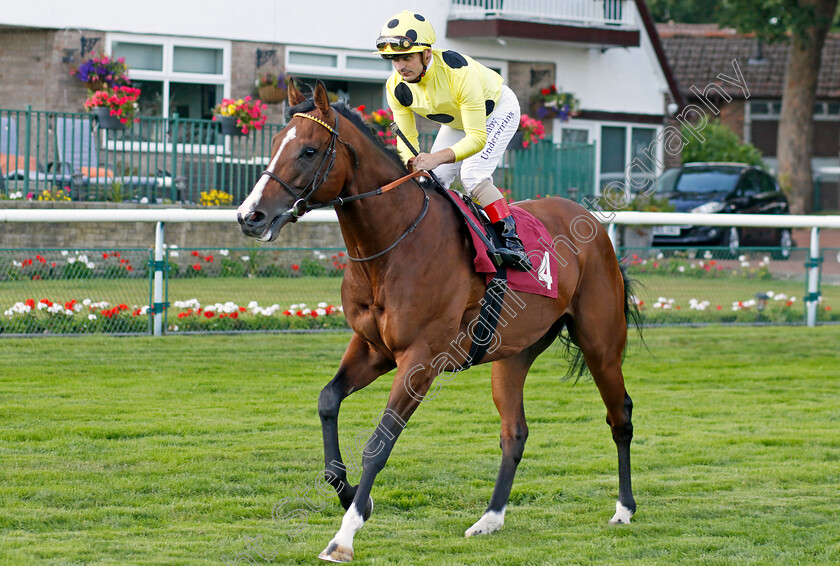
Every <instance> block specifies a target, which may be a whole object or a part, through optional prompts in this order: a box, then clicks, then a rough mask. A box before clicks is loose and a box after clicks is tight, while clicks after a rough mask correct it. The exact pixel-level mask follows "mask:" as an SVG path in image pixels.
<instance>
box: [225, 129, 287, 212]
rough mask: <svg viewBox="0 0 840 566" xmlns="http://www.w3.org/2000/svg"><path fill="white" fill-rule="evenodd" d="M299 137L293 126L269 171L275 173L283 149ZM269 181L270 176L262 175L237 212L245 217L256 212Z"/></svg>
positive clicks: (270, 164)
mask: <svg viewBox="0 0 840 566" xmlns="http://www.w3.org/2000/svg"><path fill="white" fill-rule="evenodd" d="M296 137H297V126H292V128H291V129H290V130H289V131H288V132H286V137H284V138H283V141H282V142H281V143H280V147H279V148H278V149H277V153H275V154H274V158H273V159H272V160H271V163H269V164H268V170H269V171H272V172H274V168H275V167H276V166H277V161H278V160H279V159H280V155H281V154H282V153H283V149H284V148H285V147H286V144H287V143H289V142H290V141H292V140H293V139H295V138H296ZM268 181H269V177H268V175H262V176H261V177H260V178H259V179H258V180H257V184H256V185H254V188H253V189H252V190H251V194H250V195H248V198H246V199H245V200H244V201H243V202H242V204H240V205H239V210H237V212H238V213H239V214H240V215H242V216H245V215H246V214H248V213H249V212H251V211H252V210H254V209H255V208H256V207H257V206H259V204H260V199H262V194H263V191H264V190H265V186H266V184H267V183H268Z"/></svg>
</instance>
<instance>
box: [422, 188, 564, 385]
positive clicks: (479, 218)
mask: <svg viewBox="0 0 840 566" xmlns="http://www.w3.org/2000/svg"><path fill="white" fill-rule="evenodd" d="M437 188H438V190H440V191H441V192H443V193H444V195H445V196H446V197H447V198H448V200H449V201H450V202H451V203H452V204H453V205H454V206H455V208H456V210H457V211H458V212H459V213H460V215H461V216H462V217H463V218H464V221H465V222H466V224H467V230H468V232H469V233H470V236H471V239H472V243H473V248H474V250H475V257H474V260H473V261H474V265H475V269H476V272H477V273H483V274H484V275H485V278H486V283H487V290H486V291H485V294H484V300H483V301H482V302H481V311H480V313H479V316H478V320H477V322H476V324H471V325H470V328H471V329H472V330H473V332H472V335H471V336H470V338H471V339H472V345H471V346H470V351H469V354H468V356H467V359H466V361H465V362H464V364H463V365H462V366H461V367H460V368H459V369H458V371H461V370H464V369H467V368H469V367H471V366H472V365H474V364H475V363H476V362H478V361H480V360H481V358H483V357H484V356H485V354H487V351H488V349H489V346H490V344H491V343H492V341H493V340H492V338H493V334H494V333H495V331H496V326H497V324H498V322H499V317H500V315H501V310H502V304H503V302H504V298H505V294H506V292H507V290H508V288H510V289H513V290H516V291H521V292H525V293H534V294H538V295H544V296H547V297H551V298H554V299H556V298H557V285H556V284H555V281H557V276H558V269H559V264H558V261H557V259H556V257H555V254H552V253H548V251H547V250H545V249H544V248H545V246H547V245H551V237H550V235H549V233H548V230H546V228H545V226H543V224H542V223H541V222H540V221H539V220H537V218H536V217H534V216H533V215H532V214H530V213H528V212H526V211H525V210H523V209H522V208H520V207H518V206H511V207H510V210H511V213H512V214H513V215H514V218H515V220H516V225H517V227H518V232H519V236H520V238H521V239H522V242H523V244H524V245H525V250H526V252H527V253H528V256H529V258H531V260H532V261H531V263H532V264H533V265H534V268H533V269H532V270H531V271H528V272H522V271H516V270H511V271H508V269H507V267H505V266H504V265H502V262H501V258H500V257H499V256H498V254H497V253H496V249H498V248H500V247H503V246H504V243H503V242H502V240H501V238H500V237H499V236H498V234H497V233H496V231H495V230H494V229H493V227H492V225H491V223H490V219H489V218H488V217H487V214H486V213H485V212H484V211H483V210H481V209H480V208H479V207H478V206H477V205H476V204H475V203H474V202H473V201H472V199H471V198H469V197H468V196H466V195H462V194H461V193H458V192H455V191H451V190H449V189H441V188H440V187H437ZM535 259H536V260H539V261H534V260H535Z"/></svg>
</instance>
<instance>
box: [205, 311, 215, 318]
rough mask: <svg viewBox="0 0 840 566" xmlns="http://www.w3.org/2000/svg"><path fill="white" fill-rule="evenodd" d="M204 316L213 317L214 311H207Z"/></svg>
mask: <svg viewBox="0 0 840 566" xmlns="http://www.w3.org/2000/svg"><path fill="white" fill-rule="evenodd" d="M204 316H206V317H207V318H213V311H205V313H204Z"/></svg>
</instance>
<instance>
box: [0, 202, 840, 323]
mask: <svg viewBox="0 0 840 566" xmlns="http://www.w3.org/2000/svg"><path fill="white" fill-rule="evenodd" d="M597 218H598V220H599V221H601V222H602V223H603V224H606V225H607V226H608V234H609V236H610V239H611V240H612V242H613V245H614V247H616V249H618V245H617V230H616V226H618V225H649V226H685V225H692V226H726V227H731V226H737V227H753V228H791V229H793V228H806V229H810V230H811V243H810V254H809V259H808V261H807V262H806V267H807V269H808V274H807V281H808V294H807V296H806V297H805V304H806V320H807V324H808V326H815V325H816V320H817V306H818V301H819V296H820V294H819V275H820V262H821V255H820V246H819V231H820V229H840V216H796V215H766V214H692V213H679V212H630V211H617V212H603V213H598V215H597ZM301 221H302V222H337V221H338V220H337V218H336V215H335V212H334V211H331V210H316V211H312V212H310V213H308V214H306V215H305V216H304V217H302V218H301ZM0 222H26V223H39V222H60V223H63V222H149V223H152V224H154V225H155V246H154V265H153V270H154V284H153V287H154V288H153V303H154V304H153V305H152V309H153V312H154V335H155V336H160V335H161V334H162V332H163V311H164V308H165V304H164V302H163V292H164V277H163V275H164V269H165V262H164V245H163V244H164V226H165V224H166V223H167V222H171V223H175V222H220V223H233V222H236V211H235V210H232V209H225V210H188V209H180V208H170V209H138V210H113V209H102V210H96V209H91V210H56V209H45V210H32V209H27V210H8V209H6V210H0Z"/></svg>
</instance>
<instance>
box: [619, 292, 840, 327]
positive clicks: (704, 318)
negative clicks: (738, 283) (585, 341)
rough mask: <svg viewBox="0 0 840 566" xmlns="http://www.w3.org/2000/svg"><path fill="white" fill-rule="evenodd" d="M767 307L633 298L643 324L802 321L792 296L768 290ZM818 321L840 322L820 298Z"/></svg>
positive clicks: (748, 303) (799, 305) (751, 303)
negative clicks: (649, 300)
mask: <svg viewBox="0 0 840 566" xmlns="http://www.w3.org/2000/svg"><path fill="white" fill-rule="evenodd" d="M764 295H765V297H766V298H767V302H766V304H765V305H764V306H763V307H762V308H761V310H759V306H760V305H759V303H758V301H757V300H756V299H754V298H752V299H746V300H741V301H734V302H732V304H724V305H722V304H715V303H714V302H712V301H706V300H698V299H689V300H688V301H685V302H680V301H676V300H675V299H669V298H666V297H659V298H657V300H656V301H655V302H654V303H653V304H647V303H645V301H643V300H641V299H639V298H638V297H634V298H633V299H634V301H635V303H636V305H637V306H638V307H639V314H641V316H642V321H643V323H644V324H678V323H731V322H803V320H804V315H803V307H802V303H801V302H798V301H797V298H796V297H795V296H787V295H785V294H784V293H774V292H773V291H767V292H765V293H764ZM817 319H818V320H820V321H832V322H837V321H840V313H838V312H836V311H834V310H833V309H832V308H831V306H830V305H828V304H825V303H824V301H823V299H822V297H820V299H819V306H818V307H817Z"/></svg>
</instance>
